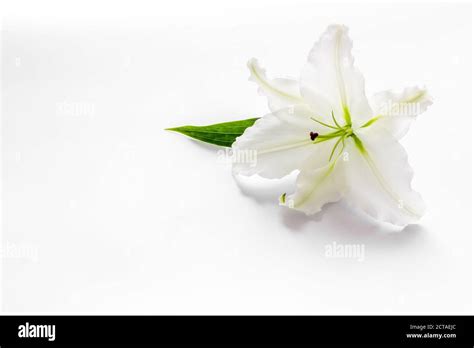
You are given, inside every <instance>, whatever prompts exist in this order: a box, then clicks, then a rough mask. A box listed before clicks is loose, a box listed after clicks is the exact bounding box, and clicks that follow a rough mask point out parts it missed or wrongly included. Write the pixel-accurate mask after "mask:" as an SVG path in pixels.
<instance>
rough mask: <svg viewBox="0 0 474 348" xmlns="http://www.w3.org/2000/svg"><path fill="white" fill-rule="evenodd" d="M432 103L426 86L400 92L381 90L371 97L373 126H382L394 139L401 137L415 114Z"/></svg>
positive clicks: (423, 110) (424, 109)
mask: <svg viewBox="0 0 474 348" xmlns="http://www.w3.org/2000/svg"><path fill="white" fill-rule="evenodd" d="M431 104H433V100H432V97H431V96H430V95H429V94H428V92H427V90H426V88H419V87H409V88H405V89H404V90H403V91H402V92H394V91H383V92H380V93H377V94H376V95H374V96H373V97H372V105H373V108H374V114H375V115H377V116H376V117H375V118H376V121H374V123H373V127H382V128H384V129H386V130H387V131H388V132H390V133H391V134H392V135H393V136H394V137H395V138H396V139H400V138H402V137H403V136H404V135H405V134H406V133H407V132H408V129H409V128H410V125H411V123H412V122H413V121H414V120H415V119H416V116H418V115H419V114H421V113H423V112H425V111H426V110H427V109H428V107H429V106H430V105H431Z"/></svg>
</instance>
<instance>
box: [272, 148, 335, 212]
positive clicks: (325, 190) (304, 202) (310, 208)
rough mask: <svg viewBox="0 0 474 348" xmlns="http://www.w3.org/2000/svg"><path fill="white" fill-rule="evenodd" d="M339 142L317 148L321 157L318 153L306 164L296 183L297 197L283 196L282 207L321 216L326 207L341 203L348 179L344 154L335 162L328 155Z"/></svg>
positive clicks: (294, 195)
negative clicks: (330, 204) (320, 213)
mask: <svg viewBox="0 0 474 348" xmlns="http://www.w3.org/2000/svg"><path fill="white" fill-rule="evenodd" d="M336 142H337V140H336V139H333V140H331V141H328V142H325V143H320V144H317V145H316V146H318V147H319V153H314V154H313V155H311V156H310V157H309V158H308V159H307V160H306V161H305V164H304V166H303V167H302V169H301V172H300V173H299V174H298V178H297V179H296V191H295V193H293V194H291V195H288V196H286V195H285V196H283V197H284V199H280V201H281V204H284V205H286V206H288V207H290V208H293V209H296V210H300V211H302V212H304V213H306V214H307V215H311V214H315V213H317V212H319V211H320V210H321V209H322V207H323V206H324V205H325V204H326V203H330V202H336V201H338V200H339V199H341V197H342V195H341V192H342V190H343V188H344V177H343V175H342V170H343V165H342V164H341V163H340V162H341V159H340V154H338V155H337V157H336V158H335V159H334V160H332V161H328V157H327V156H325V155H324V154H327V153H328V152H330V151H331V149H332V148H334V145H335V143H336ZM341 146H342V145H341ZM341 149H342V147H341Z"/></svg>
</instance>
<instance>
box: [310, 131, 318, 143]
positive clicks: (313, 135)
mask: <svg viewBox="0 0 474 348" xmlns="http://www.w3.org/2000/svg"><path fill="white" fill-rule="evenodd" d="M318 135H319V134H318V133H316V132H309V137H310V138H311V140H312V141H314V139H316V138H317V137H318Z"/></svg>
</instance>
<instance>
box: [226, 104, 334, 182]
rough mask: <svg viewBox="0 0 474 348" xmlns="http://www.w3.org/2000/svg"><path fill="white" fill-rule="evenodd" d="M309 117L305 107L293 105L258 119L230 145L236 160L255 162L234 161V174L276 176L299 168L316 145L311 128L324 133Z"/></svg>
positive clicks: (308, 111)
mask: <svg viewBox="0 0 474 348" xmlns="http://www.w3.org/2000/svg"><path fill="white" fill-rule="evenodd" d="M311 116H312V113H311V112H310V110H309V109H308V108H307V107H305V106H295V107H290V108H286V109H280V110H278V111H275V112H273V113H271V114H268V115H266V116H264V117H262V118H261V119H259V120H257V121H256V122H255V124H254V125H253V126H252V127H249V128H247V129H246V130H245V132H244V134H242V135H241V136H240V137H238V138H237V139H236V141H235V142H234V144H233V145H232V151H233V153H234V155H235V157H236V158H237V159H239V158H254V159H255V161H234V163H233V173H234V174H242V175H253V174H259V175H260V176H262V177H264V178H269V179H275V178H282V177H284V176H286V175H288V174H290V173H291V172H293V171H294V170H296V169H299V168H300V167H301V165H302V164H303V163H304V161H305V160H306V158H308V156H309V155H310V154H311V153H313V152H314V151H318V150H317V148H318V147H319V144H317V145H315V144H313V141H312V140H311V137H310V131H314V132H320V133H322V132H324V130H323V126H321V125H319V124H318V123H316V122H314V121H312V120H311ZM326 158H327V157H326Z"/></svg>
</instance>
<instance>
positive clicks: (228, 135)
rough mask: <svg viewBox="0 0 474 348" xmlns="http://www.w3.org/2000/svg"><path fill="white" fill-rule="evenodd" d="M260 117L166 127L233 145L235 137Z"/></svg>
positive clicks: (219, 144) (206, 139) (229, 145)
mask: <svg viewBox="0 0 474 348" xmlns="http://www.w3.org/2000/svg"><path fill="white" fill-rule="evenodd" d="M257 120H258V118H249V119H246V120H240V121H233V122H224V123H216V124H213V125H209V126H182V127H175V128H166V130H169V131H173V132H178V133H181V134H184V135H187V136H188V137H190V138H193V139H197V140H200V141H203V142H205V143H210V144H214V145H218V146H225V147H231V146H232V143H233V142H234V141H235V139H236V138H237V137H239V136H241V135H242V134H243V133H244V131H245V130H246V129H247V128H248V127H250V126H252V125H253V124H254V123H255V121H257Z"/></svg>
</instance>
